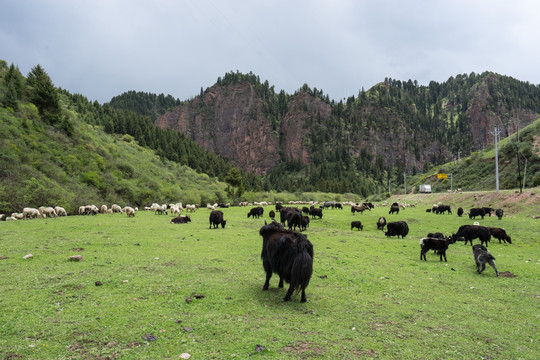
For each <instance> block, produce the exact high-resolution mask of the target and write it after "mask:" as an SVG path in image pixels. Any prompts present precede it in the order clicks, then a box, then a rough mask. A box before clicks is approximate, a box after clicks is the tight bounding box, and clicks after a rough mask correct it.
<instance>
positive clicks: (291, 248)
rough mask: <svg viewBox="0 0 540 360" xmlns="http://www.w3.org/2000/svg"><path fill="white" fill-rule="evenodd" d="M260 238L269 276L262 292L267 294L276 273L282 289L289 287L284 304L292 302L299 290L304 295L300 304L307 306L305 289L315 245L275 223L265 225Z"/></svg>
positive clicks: (309, 275) (265, 268)
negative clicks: (286, 285) (284, 285)
mask: <svg viewBox="0 0 540 360" xmlns="http://www.w3.org/2000/svg"><path fill="white" fill-rule="evenodd" d="M259 234H260V235H261V236H262V238H263V246H262V252H261V259H262V262H263V268H264V271H265V272H266V281H265V282H264V285H263V288H262V289H263V290H268V287H269V286H270V278H271V277H272V274H273V273H276V274H278V275H279V285H278V286H279V287H280V288H282V287H283V282H284V281H285V282H287V283H289V284H290V286H289V290H288V291H287V294H286V295H285V297H284V298H283V301H289V300H290V299H291V295H292V294H293V292H294V291H295V290H296V291H297V292H298V291H301V292H302V295H301V302H306V287H307V286H308V285H309V281H310V279H311V275H312V273H313V244H311V242H310V241H309V240H308V238H307V237H306V236H305V235H304V234H300V233H297V232H294V231H290V230H285V229H284V228H283V225H281V224H279V223H277V222H275V221H273V222H271V223H270V224H265V225H264V226H263V227H262V228H261V229H260V230H259Z"/></svg>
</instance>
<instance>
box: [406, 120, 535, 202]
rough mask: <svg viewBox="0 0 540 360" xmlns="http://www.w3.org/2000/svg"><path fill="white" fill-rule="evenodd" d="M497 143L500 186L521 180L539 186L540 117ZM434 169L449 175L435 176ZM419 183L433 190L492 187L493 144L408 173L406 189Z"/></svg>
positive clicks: (513, 186)
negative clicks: (447, 177) (423, 170)
mask: <svg viewBox="0 0 540 360" xmlns="http://www.w3.org/2000/svg"><path fill="white" fill-rule="evenodd" d="M497 147H498V160H499V188H500V189H520V188H523V183H525V186H526V187H527V186H528V187H535V186H540V119H538V120H536V121H535V122H533V123H532V124H530V125H528V126H526V127H525V128H523V129H521V130H520V131H519V133H518V132H516V133H514V134H512V135H510V136H509V137H507V138H505V139H503V140H501V141H500V142H499V143H498V146H497ZM438 173H446V174H452V179H451V180H450V179H438V178H437V174H438ZM421 184H430V185H431V186H432V188H433V191H435V192H441V191H449V190H455V189H458V188H461V189H464V190H469V191H474V190H475V191H481V190H486V189H496V170H495V149H494V146H493V145H491V146H490V147H489V148H488V149H486V150H483V151H476V152H474V153H472V154H471V155H470V156H468V157H465V158H462V159H460V160H459V161H457V160H456V161H452V162H449V163H445V164H443V165H441V166H437V167H435V168H433V169H431V170H430V171H428V172H426V173H424V174H418V175H416V176H412V177H411V178H410V179H409V191H412V192H414V191H417V190H418V186H419V185H421ZM415 187H416V188H415Z"/></svg>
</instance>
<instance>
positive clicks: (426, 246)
mask: <svg viewBox="0 0 540 360" xmlns="http://www.w3.org/2000/svg"><path fill="white" fill-rule="evenodd" d="M455 242H456V240H455V239H453V238H452V237H451V236H448V237H446V238H444V239H440V238H434V237H425V238H422V239H420V248H421V249H420V260H422V259H424V260H425V261H427V259H426V253H427V252H428V251H429V250H436V251H438V253H439V255H440V258H441V261H442V259H443V256H444V261H445V262H448V261H447V260H446V250H448V246H449V245H450V244H453V243H455Z"/></svg>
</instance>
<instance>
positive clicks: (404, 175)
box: [403, 172, 407, 195]
mask: <svg viewBox="0 0 540 360" xmlns="http://www.w3.org/2000/svg"><path fill="white" fill-rule="evenodd" d="M403 186H404V187H405V195H407V173H405V172H404V173H403Z"/></svg>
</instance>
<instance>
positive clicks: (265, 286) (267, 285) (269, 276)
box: [262, 271, 272, 290]
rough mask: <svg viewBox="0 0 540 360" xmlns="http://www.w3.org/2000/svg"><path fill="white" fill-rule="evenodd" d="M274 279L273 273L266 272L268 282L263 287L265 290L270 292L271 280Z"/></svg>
mask: <svg viewBox="0 0 540 360" xmlns="http://www.w3.org/2000/svg"><path fill="white" fill-rule="evenodd" d="M271 277H272V272H271V271H267V272H266V281H265V282H264V285H263V287H262V289H263V290H268V287H269V286H270V278H271Z"/></svg>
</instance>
